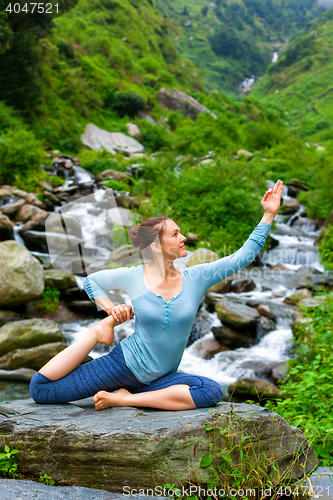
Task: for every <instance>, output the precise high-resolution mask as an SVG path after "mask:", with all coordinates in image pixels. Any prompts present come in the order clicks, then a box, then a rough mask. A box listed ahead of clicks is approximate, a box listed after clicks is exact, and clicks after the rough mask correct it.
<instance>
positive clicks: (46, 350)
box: [0, 342, 67, 371]
mask: <svg viewBox="0 0 333 500" xmlns="http://www.w3.org/2000/svg"><path fill="white" fill-rule="evenodd" d="M66 347H67V345H66V344H65V343H64V342H54V343H52V344H43V345H39V346H37V347H31V348H30V349H16V350H15V351H10V352H7V354H5V355H4V356H1V357H0V369H2V370H16V369H17V368H23V367H25V368H31V369H32V370H36V371H38V370H40V369H41V368H42V366H44V365H45V364H46V363H47V362H48V361H50V359H52V358H54V356H56V355H57V354H58V353H59V352H61V351H63V350H64V349H66Z"/></svg>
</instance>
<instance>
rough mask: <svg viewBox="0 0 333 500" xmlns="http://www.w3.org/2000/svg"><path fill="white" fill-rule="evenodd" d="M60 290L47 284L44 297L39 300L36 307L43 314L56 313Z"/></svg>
mask: <svg viewBox="0 0 333 500" xmlns="http://www.w3.org/2000/svg"><path fill="white" fill-rule="evenodd" d="M59 297H60V290H58V289H57V288H54V287H51V286H46V287H45V289H44V292H43V294H42V297H41V298H40V299H39V300H38V301H37V304H36V308H37V310H38V311H39V312H40V313H41V314H45V313H49V312H50V313H54V312H56V311H57V310H58V306H59V303H60V301H59Z"/></svg>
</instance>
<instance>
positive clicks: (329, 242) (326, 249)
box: [318, 226, 333, 271]
mask: <svg viewBox="0 0 333 500" xmlns="http://www.w3.org/2000/svg"><path fill="white" fill-rule="evenodd" d="M318 247H319V253H320V260H321V262H322V264H324V266H325V267H326V268H327V269H331V270H332V271H333V226H328V227H327V228H325V229H324V236H323V238H322V239H321V240H320V242H319V245H318Z"/></svg>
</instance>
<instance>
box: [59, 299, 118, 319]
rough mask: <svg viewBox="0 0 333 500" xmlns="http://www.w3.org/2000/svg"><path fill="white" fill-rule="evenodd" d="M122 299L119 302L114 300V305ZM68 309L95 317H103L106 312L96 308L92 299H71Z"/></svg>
mask: <svg viewBox="0 0 333 500" xmlns="http://www.w3.org/2000/svg"><path fill="white" fill-rule="evenodd" d="M123 302H124V301H123V300H122V301H121V302H118V303H116V302H114V304H115V305H118V304H122V303H123ZM68 307H69V309H71V310H72V311H75V313H77V314H80V315H83V314H84V315H85V316H94V317H96V318H105V317H106V315H107V314H106V312H105V311H104V310H103V309H101V310H98V309H97V307H96V305H95V304H94V302H92V300H72V301H71V302H69V303H68Z"/></svg>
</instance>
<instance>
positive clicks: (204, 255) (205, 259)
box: [186, 248, 219, 267]
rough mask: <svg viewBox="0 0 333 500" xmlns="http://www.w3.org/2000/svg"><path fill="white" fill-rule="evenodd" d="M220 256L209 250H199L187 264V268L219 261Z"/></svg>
mask: <svg viewBox="0 0 333 500" xmlns="http://www.w3.org/2000/svg"><path fill="white" fill-rule="evenodd" d="M218 258H219V256H218V255H217V253H215V252H213V251H212V250H208V249H207V248H197V249H196V250H195V251H194V252H193V255H191V257H190V258H189V259H188V261H187V263H186V267H192V266H196V265H198V264H206V263H209V262H214V261H215V260H218Z"/></svg>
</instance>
